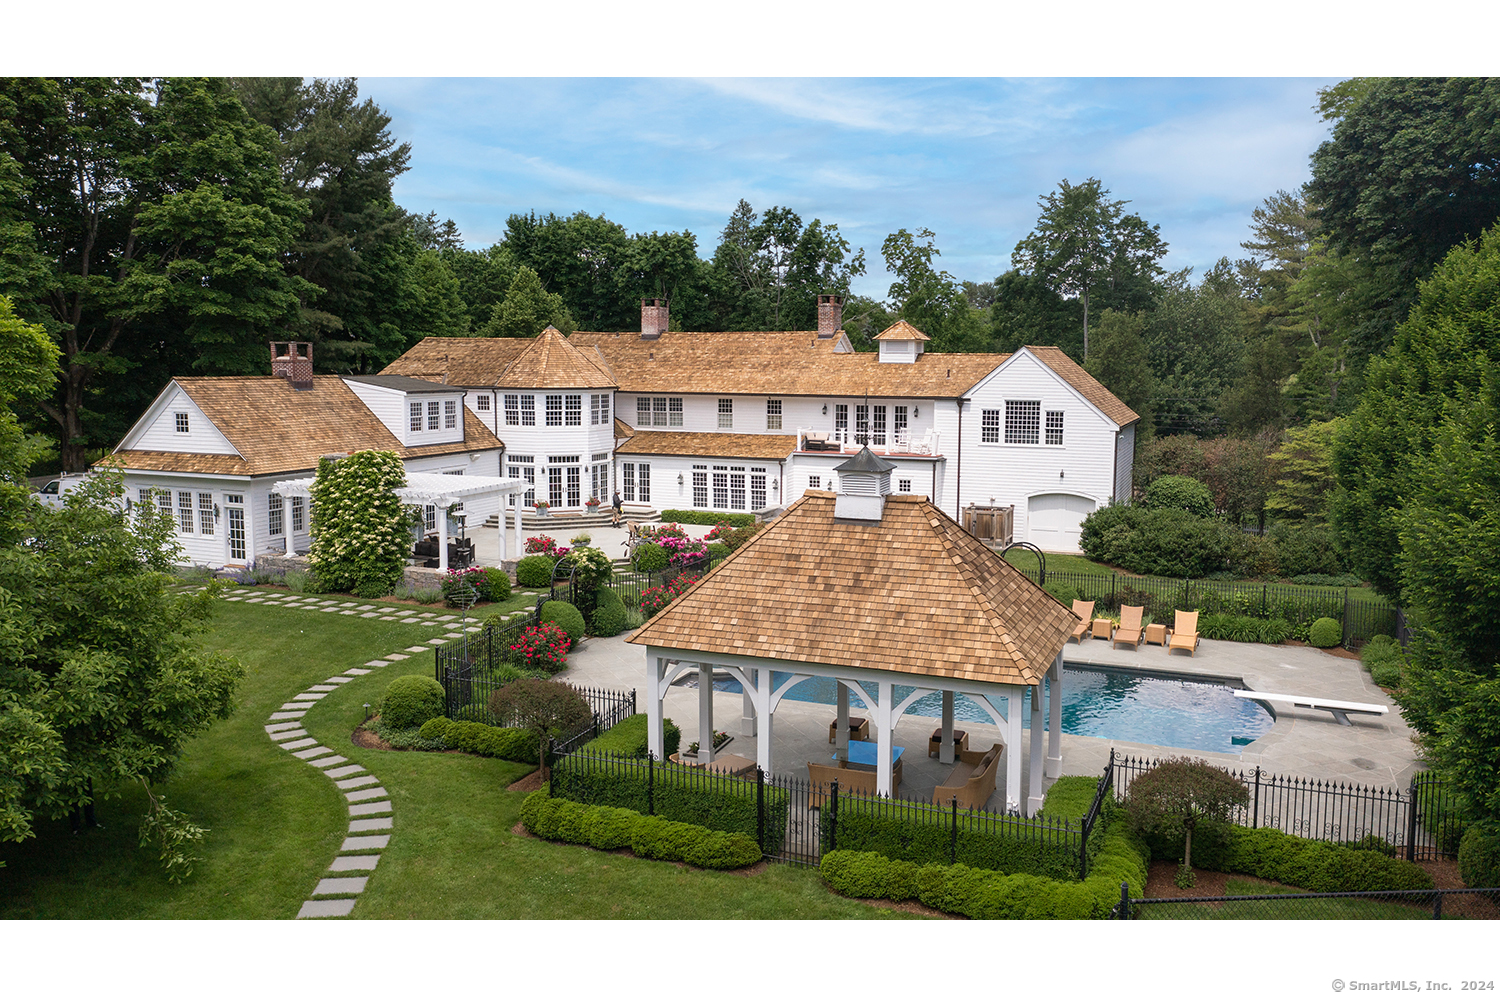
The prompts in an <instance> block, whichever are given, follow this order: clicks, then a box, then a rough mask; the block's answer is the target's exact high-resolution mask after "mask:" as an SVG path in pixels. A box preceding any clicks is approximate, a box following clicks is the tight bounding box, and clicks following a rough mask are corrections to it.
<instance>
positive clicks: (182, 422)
mask: <svg viewBox="0 0 1500 997" xmlns="http://www.w3.org/2000/svg"><path fill="white" fill-rule="evenodd" d="M177 431H178V432H179V433H186V432H187V431H188V414H187V413H186V412H178V413H177Z"/></svg>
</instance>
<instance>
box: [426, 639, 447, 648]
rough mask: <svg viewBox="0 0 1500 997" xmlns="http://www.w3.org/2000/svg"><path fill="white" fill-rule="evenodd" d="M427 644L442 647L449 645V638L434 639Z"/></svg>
mask: <svg viewBox="0 0 1500 997" xmlns="http://www.w3.org/2000/svg"><path fill="white" fill-rule="evenodd" d="M427 643H429V644H436V645H439V646H441V645H443V644H446V643H448V638H447V637H434V638H432V640H429V641H428V642H427Z"/></svg>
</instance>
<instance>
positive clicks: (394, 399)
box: [344, 380, 437, 443]
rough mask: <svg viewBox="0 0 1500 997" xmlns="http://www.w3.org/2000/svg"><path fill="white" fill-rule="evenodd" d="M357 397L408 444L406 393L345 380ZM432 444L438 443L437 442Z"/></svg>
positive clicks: (398, 437)
mask: <svg viewBox="0 0 1500 997" xmlns="http://www.w3.org/2000/svg"><path fill="white" fill-rule="evenodd" d="M344 383H345V384H347V385H348V386H349V390H350V391H352V392H354V394H355V397H357V398H358V399H359V400H360V401H362V402H364V403H365V408H367V409H369V410H370V411H371V412H372V413H374V415H375V418H377V419H379V420H380V421H381V423H382V424H384V426H385V428H386V429H389V430H390V431H391V435H392V436H394V437H395V438H396V439H398V440H400V441H402V442H403V443H405V442H406V429H407V426H406V422H405V419H406V392H404V391H396V390H394V389H391V388H379V387H376V386H375V385H373V384H366V383H364V382H363V381H350V380H345V381H344ZM432 442H434V443H436V442H437V441H436V440H433V441H432Z"/></svg>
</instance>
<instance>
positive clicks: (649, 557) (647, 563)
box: [630, 540, 672, 575]
mask: <svg viewBox="0 0 1500 997" xmlns="http://www.w3.org/2000/svg"><path fill="white" fill-rule="evenodd" d="M671 563H672V556H671V555H670V554H668V553H667V549H666V548H665V547H663V546H662V545H661V544H658V543H651V542H650V541H649V540H648V541H646V542H645V543H640V544H636V546H635V550H634V551H633V552H631V555H630V565H631V567H633V568H635V570H637V571H639V572H641V573H642V574H646V575H649V574H654V573H656V572H658V571H665V570H666V569H667V565H669V564H671Z"/></svg>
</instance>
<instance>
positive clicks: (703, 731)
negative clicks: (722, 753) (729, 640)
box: [698, 661, 714, 765]
mask: <svg viewBox="0 0 1500 997" xmlns="http://www.w3.org/2000/svg"><path fill="white" fill-rule="evenodd" d="M713 760H714V666H713V665H710V664H709V663H708V662H706V661H704V662H699V663H698V764H699V765H707V764H708V763H709V762H711V761H713Z"/></svg>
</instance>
